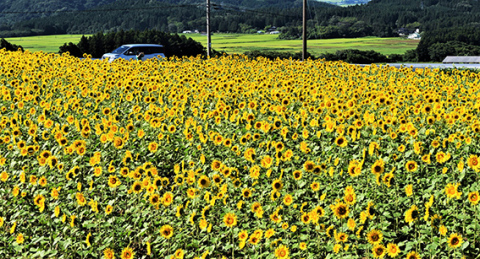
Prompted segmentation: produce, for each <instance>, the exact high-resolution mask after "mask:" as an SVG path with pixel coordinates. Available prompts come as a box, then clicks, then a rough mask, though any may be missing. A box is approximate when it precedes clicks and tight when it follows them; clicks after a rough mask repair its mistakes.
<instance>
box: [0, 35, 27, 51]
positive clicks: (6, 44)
mask: <svg viewBox="0 0 480 259" xmlns="http://www.w3.org/2000/svg"><path fill="white" fill-rule="evenodd" d="M3 48H5V49H6V50H8V51H17V50H18V49H21V50H22V51H23V47H22V46H19V45H15V44H11V43H10V42H8V41H6V40H5V39H4V38H2V39H0V49H3Z"/></svg>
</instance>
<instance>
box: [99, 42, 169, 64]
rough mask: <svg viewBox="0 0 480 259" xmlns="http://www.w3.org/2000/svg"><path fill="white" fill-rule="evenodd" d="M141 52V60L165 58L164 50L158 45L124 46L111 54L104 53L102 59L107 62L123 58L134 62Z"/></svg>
mask: <svg viewBox="0 0 480 259" xmlns="http://www.w3.org/2000/svg"><path fill="white" fill-rule="evenodd" d="M142 52H143V55H144V56H143V57H142V58H141V59H142V60H146V59H150V58H157V59H160V58H165V54H164V48H163V46H162V45H158V44H126V45H122V46H120V47H118V48H117V49H115V50H114V51H112V52H111V53H105V54H103V56H102V59H108V60H109V62H112V61H114V60H115V59H119V58H123V59H125V60H132V59H133V60H136V59H137V55H139V53H142Z"/></svg>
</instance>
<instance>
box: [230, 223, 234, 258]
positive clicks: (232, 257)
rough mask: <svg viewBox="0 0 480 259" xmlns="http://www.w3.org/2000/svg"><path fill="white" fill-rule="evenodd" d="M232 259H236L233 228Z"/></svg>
mask: <svg viewBox="0 0 480 259" xmlns="http://www.w3.org/2000/svg"><path fill="white" fill-rule="evenodd" d="M231 233H232V259H235V245H234V243H233V227H232V232H231Z"/></svg>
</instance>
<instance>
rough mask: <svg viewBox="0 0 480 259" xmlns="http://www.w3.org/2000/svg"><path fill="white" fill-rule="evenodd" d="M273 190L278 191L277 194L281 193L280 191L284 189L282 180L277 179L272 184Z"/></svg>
mask: <svg viewBox="0 0 480 259" xmlns="http://www.w3.org/2000/svg"><path fill="white" fill-rule="evenodd" d="M272 188H273V190H274V191H276V192H278V191H280V190H281V189H282V188H283V183H282V180H280V179H275V180H274V181H273V182H272Z"/></svg>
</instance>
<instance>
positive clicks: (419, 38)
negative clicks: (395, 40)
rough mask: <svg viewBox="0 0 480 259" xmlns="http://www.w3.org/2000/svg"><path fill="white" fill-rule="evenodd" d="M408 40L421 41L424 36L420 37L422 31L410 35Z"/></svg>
mask: <svg viewBox="0 0 480 259" xmlns="http://www.w3.org/2000/svg"><path fill="white" fill-rule="evenodd" d="M407 38H408V39H411V40H421V39H422V36H421V35H420V30H419V29H417V30H415V32H414V33H412V34H410V35H408V37H407Z"/></svg>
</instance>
